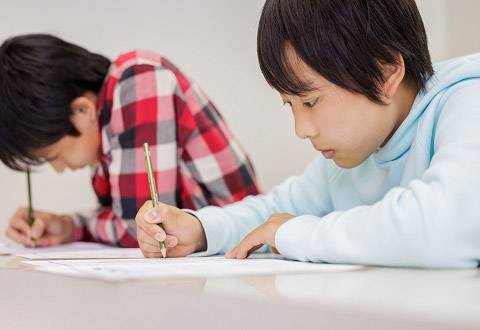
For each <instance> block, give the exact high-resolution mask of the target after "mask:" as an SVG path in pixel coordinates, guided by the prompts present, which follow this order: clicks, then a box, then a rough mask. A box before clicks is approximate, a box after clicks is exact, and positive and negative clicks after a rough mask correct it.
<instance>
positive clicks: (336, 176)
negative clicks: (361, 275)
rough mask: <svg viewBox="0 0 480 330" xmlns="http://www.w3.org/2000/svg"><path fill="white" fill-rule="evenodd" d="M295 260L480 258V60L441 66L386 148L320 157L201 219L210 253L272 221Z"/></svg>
mask: <svg viewBox="0 0 480 330" xmlns="http://www.w3.org/2000/svg"><path fill="white" fill-rule="evenodd" d="M279 212H286V213H290V214H292V215H295V216H296V217H295V218H294V219H292V220H290V221H288V222H286V223H285V224H283V225H282V226H281V227H280V229H279V230H278V231H277V234H276V237H275V243H276V247H277V249H278V250H279V251H280V253H281V254H282V255H284V256H286V257H288V258H291V259H296V260H301V261H312V262H329V263H355V264H368V265H385V266H407V267H454V268H463V267H465V268H468V267H477V266H478V262H479V260H480V54H474V55H470V56H466V57H462V58H458V59H453V60H450V61H447V62H443V63H440V64H438V65H436V66H435V75H434V76H433V77H432V78H431V79H430V80H429V82H428V84H427V87H426V91H425V92H422V93H419V94H418V95H417V97H416V99H415V102H414V104H413V107H412V109H411V111H410V113H409V115H408V117H407V118H406V119H405V121H404V122H403V123H402V124H401V126H400V127H399V128H398V130H397V131H396V132H395V134H394V135H393V136H392V138H391V139H390V140H389V141H388V143H387V144H386V145H385V146H384V147H383V148H382V149H380V150H379V151H378V152H376V153H375V154H372V155H371V156H370V157H369V158H368V159H367V160H366V161H365V162H364V163H362V164H361V165H359V166H358V167H356V168H353V169H342V168H340V167H338V166H336V165H335V163H333V161H331V160H326V159H324V158H323V157H318V158H317V159H315V160H314V161H313V162H312V163H311V164H309V165H308V167H307V168H306V170H305V172H304V174H303V175H301V176H296V177H291V178H289V179H287V180H285V182H283V183H282V184H280V185H279V186H277V187H276V188H274V189H273V190H272V191H271V192H270V193H268V194H267V195H260V196H255V197H247V198H246V199H244V200H243V201H241V202H238V203H235V204H232V205H230V206H227V207H224V208H219V207H206V208H204V209H201V210H199V211H197V212H195V215H196V216H197V217H198V218H199V219H200V221H201V223H202V225H203V227H204V230H205V233H206V237H207V245H208V249H207V251H206V253H207V254H217V253H226V252H227V251H228V250H230V249H231V248H233V247H234V246H235V245H236V244H237V243H238V242H239V241H240V240H241V239H242V238H243V237H244V236H245V235H247V234H248V233H249V232H250V231H251V230H253V229H254V228H256V227H257V226H259V225H260V224H262V223H263V222H264V221H265V220H266V219H268V218H269V217H270V215H271V214H272V213H279Z"/></svg>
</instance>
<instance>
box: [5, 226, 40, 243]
mask: <svg viewBox="0 0 480 330" xmlns="http://www.w3.org/2000/svg"><path fill="white" fill-rule="evenodd" d="M5 234H6V235H7V237H8V238H10V239H11V240H13V241H14V242H17V243H20V244H22V245H25V246H28V247H35V242H34V241H33V240H32V239H31V238H30V236H28V235H26V234H25V233H21V232H19V231H17V230H15V229H13V228H12V227H8V228H7V230H6V232H5Z"/></svg>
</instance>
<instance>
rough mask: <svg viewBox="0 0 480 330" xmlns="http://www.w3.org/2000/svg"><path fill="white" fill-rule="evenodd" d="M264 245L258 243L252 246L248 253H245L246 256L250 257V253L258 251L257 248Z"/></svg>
mask: <svg viewBox="0 0 480 330" xmlns="http://www.w3.org/2000/svg"><path fill="white" fill-rule="evenodd" d="M262 246H263V244H258V245H255V246H252V247H251V248H250V250H248V251H247V254H246V255H245V258H248V257H250V255H251V254H252V253H253V252H255V251H257V250H258V249H260V248H261V247H262Z"/></svg>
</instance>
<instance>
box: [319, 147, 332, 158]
mask: <svg viewBox="0 0 480 330" xmlns="http://www.w3.org/2000/svg"><path fill="white" fill-rule="evenodd" d="M319 151H320V152H321V153H322V155H323V157H325V158H326V159H332V158H333V157H335V150H332V149H328V150H319Z"/></svg>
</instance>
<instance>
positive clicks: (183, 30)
mask: <svg viewBox="0 0 480 330" xmlns="http://www.w3.org/2000/svg"><path fill="white" fill-rule="evenodd" d="M262 4H263V0H249V1H241V0H236V1H234V0H202V1H195V0H138V1H136V2H133V1H127V0H115V1H114V0H103V1H98V0H97V1H92V0H83V1H62V0H44V1H36V0H16V1H2V2H1V3H0V13H1V19H0V41H3V40H4V39H5V38H7V37H9V36H12V35H17V34H22V33H30V32H48V33H53V34H56V35H59V36H60V37H63V38H66V39H67V40H69V41H71V42H74V43H77V44H80V45H82V46H84V47H86V48H88V49H90V50H92V51H96V52H100V53H103V54H105V55H107V56H109V57H111V58H113V57H114V56H116V55H118V54H119V53H121V52H124V51H128V50H130V49H133V48H146V49H151V50H154V51H157V52H159V53H161V54H163V55H165V56H167V57H169V58H170V59H171V60H172V61H173V62H174V63H176V64H177V65H178V66H179V67H180V68H182V69H183V70H184V71H185V72H187V74H188V75H189V76H190V77H191V78H193V79H194V80H196V81H197V82H199V83H200V85H201V86H202V87H203V88H204V89H205V90H206V92H207V93H208V94H209V95H210V97H211V98H212V99H213V100H214V102H215V103H216V104H217V106H218V107H219V109H220V111H221V112H222V113H223V114H224V116H225V118H226V120H227V122H228V123H229V124H230V127H231V128H232V129H233V131H234V133H235V134H236V135H237V136H238V137H239V139H240V140H241V142H242V144H243V145H244V147H245V148H246V149H247V150H248V151H249V153H250V155H251V157H252V159H253V161H254V164H255V166H256V169H257V173H258V176H259V178H260V180H261V183H262V186H263V188H264V189H265V190H267V189H269V188H271V187H272V186H273V185H275V184H277V183H279V182H281V181H282V180H283V179H284V178H286V177H287V176H290V175H293V174H297V173H300V172H302V170H303V168H304V166H305V165H306V164H307V163H308V162H309V161H310V160H311V159H313V157H315V153H314V151H312V150H311V147H310V145H309V142H307V141H299V140H297V139H296V137H295V136H294V132H293V123H292V118H291V115H290V113H289V112H288V111H282V107H281V102H280V98H279V97H278V95H277V94H276V93H275V92H274V91H272V90H271V89H270V88H269V87H268V86H267V85H266V83H265V82H264V80H263V77H262V76H261V73H260V70H259V68H258V62H257V57H256V29H257V23H258V17H259V13H260V10H261V6H262ZM418 5H419V8H420V10H421V12H422V15H423V17H424V21H425V24H426V27H427V32H428V34H429V38H430V47H431V52H432V57H433V59H434V60H435V61H438V60H442V59H445V58H448V57H451V56H458V55H461V54H465V53H469V52H475V51H480V37H478V32H479V31H480V23H479V22H478V20H477V19H476V17H475V16H476V15H477V13H479V12H480V1H476V0H457V1H448V0H420V1H418ZM33 184H34V187H33V192H34V203H35V206H36V207H37V208H38V209H44V210H49V211H53V212H69V211H72V210H75V209H81V208H87V207H92V206H93V205H94V204H95V198H94V195H93V192H92V190H91V187H90V182H89V173H88V170H81V171H77V172H75V173H71V172H66V173H64V174H62V175H57V174H55V173H53V172H52V170H51V169H49V168H48V167H47V166H46V167H43V168H41V169H39V171H38V173H35V174H34V175H33ZM25 195H26V193H25V177H24V175H23V174H20V173H14V172H12V171H10V170H8V169H6V168H5V167H4V166H3V165H0V227H1V226H2V225H4V224H5V222H6V221H7V219H8V217H9V215H10V214H11V213H12V212H13V211H14V210H15V209H16V208H17V207H18V206H20V205H24V204H25V200H26V196H25ZM2 231H3V230H2Z"/></svg>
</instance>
